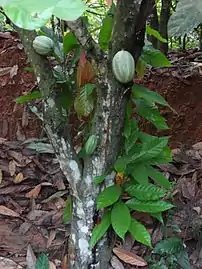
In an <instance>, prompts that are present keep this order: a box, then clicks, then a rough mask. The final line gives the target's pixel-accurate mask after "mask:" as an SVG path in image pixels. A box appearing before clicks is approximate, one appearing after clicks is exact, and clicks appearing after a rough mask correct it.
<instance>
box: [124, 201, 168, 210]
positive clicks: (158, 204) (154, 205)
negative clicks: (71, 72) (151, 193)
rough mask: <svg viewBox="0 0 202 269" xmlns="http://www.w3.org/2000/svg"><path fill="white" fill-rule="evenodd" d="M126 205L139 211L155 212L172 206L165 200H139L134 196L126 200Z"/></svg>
mask: <svg viewBox="0 0 202 269" xmlns="http://www.w3.org/2000/svg"><path fill="white" fill-rule="evenodd" d="M126 204H127V206H128V207H130V208H132V209H133V210H136V211H140V212H148V213H156V212H163V211H166V210H168V209H170V208H172V207H173V205H172V204H170V203H168V202H166V201H161V200H160V201H145V202H144V201H139V200H137V199H135V198H133V199H130V200H128V201H127V202H126Z"/></svg>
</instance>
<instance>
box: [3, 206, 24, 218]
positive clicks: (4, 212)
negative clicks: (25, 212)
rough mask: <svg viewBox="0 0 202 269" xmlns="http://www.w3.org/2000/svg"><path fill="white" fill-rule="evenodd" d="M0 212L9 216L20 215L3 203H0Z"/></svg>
mask: <svg viewBox="0 0 202 269" xmlns="http://www.w3.org/2000/svg"><path fill="white" fill-rule="evenodd" d="M0 214H2V215H5V216H10V217H20V215H19V214H18V213H17V212H15V211H13V210H12V209H10V208H7V207H6V206H4V205H0Z"/></svg>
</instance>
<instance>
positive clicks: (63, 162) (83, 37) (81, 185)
mask: <svg viewBox="0 0 202 269" xmlns="http://www.w3.org/2000/svg"><path fill="white" fill-rule="evenodd" d="M153 4H154V0H142V1H140V0H119V1H118V3H117V9H116V16H115V23H114V29H113V35H112V39H111V44H110V49H109V56H108V59H107V57H104V56H103V52H102V51H101V50H100V48H99V47H98V45H97V44H96V43H95V42H94V40H93V39H92V36H91V35H90V34H89V32H88V30H87V29H86V26H85V25H84V24H83V21H82V20H81V19H78V20H76V21H74V22H67V25H68V28H69V29H70V30H71V31H72V32H73V33H74V35H75V36H76V37H77V40H78V41H79V43H80V45H81V46H82V47H83V48H84V49H85V52H86V55H87V57H89V60H91V59H93V60H94V62H95V64H96V65H97V68H96V70H97V74H96V75H97V83H96V89H97V102H96V107H95V113H94V118H93V121H92V129H91V134H96V135H98V136H99V146H98V149H97V150H96V152H95V154H94V155H93V156H92V157H88V158H86V159H85V160H84V163H81V162H80V160H79V158H78V156H77V154H76V152H75V151H74V148H73V143H72V138H71V137H70V133H69V126H68V115H64V113H62V112H61V110H60V109H58V107H57V103H56V101H55V99H56V95H57V90H58V87H60V85H59V84H56V82H55V79H54V77H53V74H52V71H51V69H50V67H49V63H48V61H47V59H46V58H44V57H41V56H39V55H37V54H36V53H35V52H34V50H33V48H32V42H33V39H34V38H35V36H36V33H35V32H34V31H26V30H21V29H19V28H17V27H16V28H17V30H18V33H19V35H20V38H21V40H22V43H23V45H24V48H25V52H26V54H27V56H28V58H29V60H30V62H31V65H32V66H33V67H34V70H35V74H36V78H37V82H38V85H39V89H40V91H41V95H42V102H41V106H40V107H35V106H33V107H31V108H32V111H34V112H35V113H36V114H37V115H38V116H39V118H40V119H41V120H42V121H43V126H44V129H45V131H46V133H47V135H48V138H49V140H50V142H51V143H52V145H53V148H54V151H55V154H56V156H57V158H58V160H59V163H60V168H61V170H62V171H63V173H64V175H65V176H66V178H67V180H68V182H69V184H70V187H71V192H72V201H73V203H72V222H71V235H70V241H69V259H68V261H69V267H68V268H70V269H93V268H94V269H108V262H109V258H110V253H111V252H110V251H111V246H110V242H109V240H108V238H107V237H105V238H104V239H102V240H101V241H100V242H99V243H98V244H97V245H96V247H95V248H94V249H93V250H91V249H90V246H89V243H90V238H91V235H92V229H93V227H94V225H95V223H94V222H95V214H96V198H97V195H98V193H99V192H100V187H99V186H97V185H95V184H94V183H93V178H94V176H100V175H103V174H104V173H105V172H106V170H107V169H109V168H111V167H112V166H113V164H114V162H115V161H116V159H117V156H118V154H119V152H120V149H121V147H122V146H121V145H122V131H123V126H124V117H125V108H126V103H127V100H128V98H129V96H130V95H129V94H128V93H130V92H129V91H128V89H129V88H128V86H129V85H127V86H125V85H122V84H120V83H118V82H117V81H116V80H115V78H114V76H113V74H112V70H111V61H112V58H113V56H114V54H115V53H116V52H117V51H119V50H121V49H126V50H128V51H129V52H131V53H132V54H133V56H134V58H135V60H137V59H138V57H139V56H140V54H141V50H142V47H143V45H144V36H145V25H146V19H147V16H148V14H149V12H150V11H151V8H152V6H153ZM129 26H130V27H129Z"/></svg>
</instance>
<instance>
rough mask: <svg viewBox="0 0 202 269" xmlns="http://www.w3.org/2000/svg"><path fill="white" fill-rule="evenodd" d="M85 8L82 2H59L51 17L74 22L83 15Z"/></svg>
mask: <svg viewBox="0 0 202 269" xmlns="http://www.w3.org/2000/svg"><path fill="white" fill-rule="evenodd" d="M86 8H87V7H86V6H85V5H84V3H83V1H82V0H74V1H72V0H60V1H57V4H56V5H55V7H54V9H53V15H55V16H56V17H58V18H60V19H62V20H65V21H74V20H76V19H78V18H79V17H80V16H81V15H82V14H83V13H84V11H85V10H86Z"/></svg>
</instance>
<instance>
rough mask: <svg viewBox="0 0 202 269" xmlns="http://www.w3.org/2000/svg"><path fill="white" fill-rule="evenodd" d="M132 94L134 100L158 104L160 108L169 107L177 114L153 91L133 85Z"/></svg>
mask: <svg viewBox="0 0 202 269" xmlns="http://www.w3.org/2000/svg"><path fill="white" fill-rule="evenodd" d="M132 94H133V97H134V98H135V99H139V98H142V99H144V100H145V101H147V102H149V103H152V104H155V103H157V104H160V105H162V106H167V107H169V108H170V109H171V110H172V111H173V112H174V113H177V112H176V111H175V110H174V109H173V108H172V107H171V106H170V105H169V104H168V103H167V102H166V101H165V99H164V98H163V97H162V96H161V95H160V94H158V93H157V92H155V91H150V90H149V89H147V88H146V87H144V86H141V85H138V84H134V85H133V88H132Z"/></svg>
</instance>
